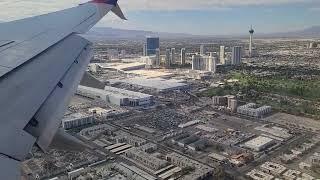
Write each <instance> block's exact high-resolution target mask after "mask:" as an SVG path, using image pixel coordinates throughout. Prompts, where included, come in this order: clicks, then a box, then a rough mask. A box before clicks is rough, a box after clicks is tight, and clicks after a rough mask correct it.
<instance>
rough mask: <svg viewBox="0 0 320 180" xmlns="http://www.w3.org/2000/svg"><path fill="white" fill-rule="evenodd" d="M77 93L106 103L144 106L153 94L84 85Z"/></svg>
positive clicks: (149, 101)
mask: <svg viewBox="0 0 320 180" xmlns="http://www.w3.org/2000/svg"><path fill="white" fill-rule="evenodd" d="M77 94H78V95H81V96H85V97H89V98H92V99H96V98H100V99H102V100H104V101H106V102H108V103H111V104H114V105H118V106H131V107H137V106H146V105H150V104H152V103H153V96H152V95H148V94H143V93H139V92H133V91H128V90H124V89H119V88H115V87H111V86H106V87H105V88H104V90H103V89H96V88H91V87H86V86H79V87H78V90H77Z"/></svg>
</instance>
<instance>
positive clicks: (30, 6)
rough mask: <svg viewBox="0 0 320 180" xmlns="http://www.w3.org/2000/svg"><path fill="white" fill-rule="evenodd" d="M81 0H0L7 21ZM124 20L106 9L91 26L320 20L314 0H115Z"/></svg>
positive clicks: (177, 27) (268, 27)
mask: <svg viewBox="0 0 320 180" xmlns="http://www.w3.org/2000/svg"><path fill="white" fill-rule="evenodd" d="M80 2H83V0H68V1H66V0H25V1H22V0H1V1H0V20H4V21H8V20H14V19H19V18H22V17H26V16H32V15H38V14H43V13H47V12H51V11H55V10H59V9H63V8H68V7H72V6H74V5H77V4H78V3H80ZM119 4H120V5H121V6H122V7H123V10H124V12H125V14H126V16H127V17H128V19H129V21H127V22H123V21H121V20H119V19H118V18H116V17H115V16H114V15H108V16H107V17H106V18H105V19H103V20H102V22H101V23H99V24H98V25H97V26H100V27H101V26H108V27H115V28H124V29H136V30H152V31H161V32H181V33H190V34H202V35H226V34H244V33H247V31H248V28H249V26H250V25H251V24H252V25H253V26H254V28H255V30H256V32H259V33H271V32H286V31H293V30H298V29H303V28H306V27H310V26H314V25H320V21H319V20H320V1H319V0H161V1H160V0H119Z"/></svg>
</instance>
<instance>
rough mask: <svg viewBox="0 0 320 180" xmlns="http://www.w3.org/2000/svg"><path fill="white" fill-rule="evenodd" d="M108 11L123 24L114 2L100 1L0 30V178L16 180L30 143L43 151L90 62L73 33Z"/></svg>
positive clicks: (89, 47) (88, 51)
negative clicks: (116, 15)
mask: <svg viewBox="0 0 320 180" xmlns="http://www.w3.org/2000/svg"><path fill="white" fill-rule="evenodd" d="M109 11H114V12H115V13H116V14H118V15H119V16H120V17H121V18H123V19H125V18H124V16H123V13H122V11H121V10H120V8H119V6H118V4H117V1H116V0H104V1H99V2H98V1H91V2H88V3H85V4H82V5H79V6H78V7H75V8H71V9H66V10H63V11H59V12H56V13H50V14H47V15H42V16H37V17H33V18H27V19H23V20H18V21H13V22H8V23H2V24H1V25H0V26H1V28H0V116H1V126H0V142H1V145H0V167H1V168H0V169H1V170H0V179H20V169H19V168H18V167H19V166H20V163H19V162H20V161H22V160H24V159H25V157H26V155H27V154H28V153H29V152H30V150H31V148H32V146H33V145H34V144H35V143H36V144H37V145H38V146H39V147H40V148H41V149H43V150H47V149H48V147H49V145H50V143H51V142H52V140H53V138H54V136H55V135H56V132H57V130H58V128H59V126H60V123H61V118H62V117H63V115H64V112H65V110H66V109H67V105H68V103H69V101H70V98H71V97H72V95H73V94H74V92H75V90H76V88H77V86H78V84H79V82H80V80H81V78H82V76H83V74H84V72H85V69H86V67H87V65H88V63H89V61H90V59H91V58H92V45H91V43H90V42H89V41H87V40H86V39H84V38H82V37H80V36H78V35H77V34H79V33H84V32H86V31H87V30H88V29H90V28H91V27H92V26H93V25H94V24H96V23H97V22H98V21H99V20H100V19H101V18H102V17H103V16H104V15H106V14H107V13H108V12H109ZM1 42H3V43H1ZM9 169H10V170H9Z"/></svg>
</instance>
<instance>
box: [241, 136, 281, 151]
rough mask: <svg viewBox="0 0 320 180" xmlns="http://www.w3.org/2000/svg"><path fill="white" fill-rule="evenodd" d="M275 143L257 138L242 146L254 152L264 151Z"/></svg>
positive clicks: (264, 138)
mask: <svg viewBox="0 0 320 180" xmlns="http://www.w3.org/2000/svg"><path fill="white" fill-rule="evenodd" d="M274 143H275V141H274V140H273V139H271V138H268V137H264V136H259V137H257V138H254V139H252V140H250V141H248V142H246V143H245V144H244V146H245V147H246V148H249V149H251V150H254V151H257V152H259V151H263V150H264V149H266V148H268V147H270V146H272V145H273V144H274Z"/></svg>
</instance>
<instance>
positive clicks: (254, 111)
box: [237, 103, 272, 118]
mask: <svg viewBox="0 0 320 180" xmlns="http://www.w3.org/2000/svg"><path fill="white" fill-rule="evenodd" d="M256 106H257V105H256V104H255V103H249V104H246V105H244V106H239V107H238V109H237V112H238V113H239V114H242V115H245V116H251V117H256V118H261V117H264V116H265V115H267V114H269V113H271V111H272V108H271V106H262V107H259V108H256Z"/></svg>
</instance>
